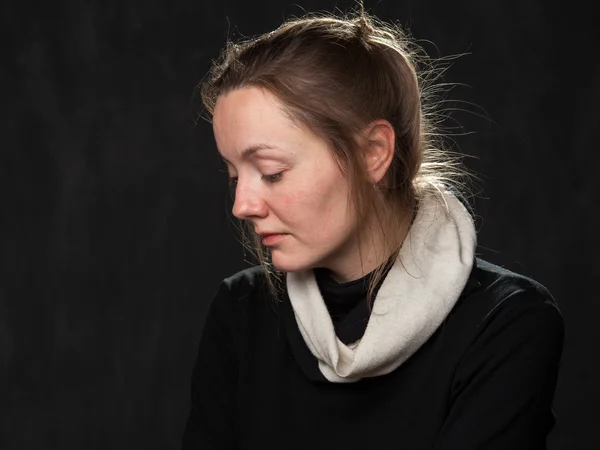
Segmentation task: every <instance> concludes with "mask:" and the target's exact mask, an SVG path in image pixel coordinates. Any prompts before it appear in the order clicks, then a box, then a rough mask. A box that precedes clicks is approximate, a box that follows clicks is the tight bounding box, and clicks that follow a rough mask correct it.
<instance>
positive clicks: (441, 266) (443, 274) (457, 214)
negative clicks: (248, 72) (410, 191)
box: [286, 192, 476, 383]
mask: <svg viewBox="0 0 600 450" xmlns="http://www.w3.org/2000/svg"><path fill="white" fill-rule="evenodd" d="M475 245H476V233H475V226H474V224H473V220H472V217H471V215H470V213H469V212H468V211H467V209H466V208H465V207H464V205H463V204H462V203H461V202H460V201H459V200H458V199H457V198H456V197H455V196H454V195H453V194H452V193H449V192H443V193H442V192H440V193H439V194H436V195H430V196H428V197H425V198H423V199H422V200H421V202H420V206H419V210H418V212H417V216H416V218H415V221H414V222H413V224H412V226H411V228H410V230H409V232H408V234H407V236H406V238H405V240H404V243H403V245H402V248H401V249H400V252H399V255H398V258H397V260H396V261H395V263H394V265H393V266H392V268H391V269H390V271H389V272H388V274H387V276H386V278H385V280H384V281H383V284H382V285H381V288H380V289H379V291H378V293H377V295H376V297H375V302H374V304H373V311H372V313H371V316H370V318H369V322H368V324H367V327H366V330H365V332H364V335H363V336H362V338H361V339H360V340H359V341H357V342H354V343H352V344H349V345H345V344H344V343H342V342H341V341H340V340H339V339H338V338H337V336H336V334H335V330H334V326H333V323H332V321H331V318H330V316H329V312H328V310H327V307H326V305H325V302H324V300H323V297H322V296H321V292H320V290H319V288H318V285H317V282H316V278H315V275H314V271H313V270H312V269H311V270H305V271H298V272H290V273H288V274H287V276H286V282H287V291H288V296H289V298H290V302H291V305H292V308H293V310H294V316H295V318H296V323H297V325H298V329H299V330H300V333H301V335H302V337H303V339H304V342H305V343H306V345H307V347H308V348H309V350H310V352H311V353H312V354H313V355H314V356H315V358H316V359H317V360H318V366H319V370H320V371H321V373H322V374H323V376H324V377H325V378H326V379H327V380H329V381H331V382H338V383H347V382H356V381H358V380H360V379H362V378H366V377H374V376H379V375H384V374H386V373H389V372H391V371H393V370H394V369H396V368H397V367H398V366H400V365H401V364H402V363H403V362H405V361H406V360H407V359H408V358H409V357H410V356H411V355H412V354H414V353H415V352H416V351H417V350H418V349H419V347H421V346H422V345H423V344H424V343H425V342H426V341H427V339H428V338H429V337H430V336H431V335H432V334H433V333H434V332H435V330H436V329H437V328H438V327H439V326H440V325H441V323H442V322H443V320H444V319H445V318H446V316H447V315H448V314H449V313H450V311H451V310H452V307H453V306H454V304H455V303H456V301H457V300H458V298H459V297H460V294H461V292H462V290H463V288H464V287H465V285H466V283H467V280H468V278H469V274H470V272H471V268H472V265H473V261H474V255H475Z"/></svg>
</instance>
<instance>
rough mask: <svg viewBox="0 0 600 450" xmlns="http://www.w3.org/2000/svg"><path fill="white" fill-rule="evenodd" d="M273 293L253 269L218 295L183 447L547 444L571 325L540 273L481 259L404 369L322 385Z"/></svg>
mask: <svg viewBox="0 0 600 450" xmlns="http://www.w3.org/2000/svg"><path fill="white" fill-rule="evenodd" d="M319 287H320V289H321V290H322V293H323V296H324V299H325V301H326V303H328V306H330V307H331V305H332V304H334V303H335V302H331V301H328V300H327V296H328V294H327V292H328V290H327V286H326V283H319ZM333 289H334V290H335V287H334V288H333ZM264 292H265V291H264V275H263V274H262V272H261V269H260V268H252V269H247V270H244V271H242V272H240V273H238V274H236V275H234V276H232V277H230V278H228V279H226V280H225V281H224V282H223V283H222V284H221V286H220V288H219V290H218V293H217V295H216V296H215V298H214V300H213V302H212V303H211V306H210V309H209V312H208V315H207V317H206V322H205V325H204V330H203V333H202V338H201V341H200V346H199V351H198V357H197V362H196V366H195V369H194V372H193V374H192V407H191V413H190V416H189V419H188V423H187V426H186V430H185V434H184V438H183V449H184V450H190V449H231V450H232V449H240V450H241V449H253V450H255V449H270V448H285V449H286V450H295V449H298V450H300V449H302V450H307V449H311V448H316V449H328V448H333V447H335V448H343V449H345V450H353V449H357V450H358V449H360V450H364V449H371V448H373V449H378V450H385V449H410V450H417V449H436V450H457V449H464V450H474V449H486V450H494V449H511V450H518V449H527V450H534V449H544V448H545V445H546V444H545V443H546V436H547V435H548V433H549V432H550V430H551V429H552V427H553V425H554V414H553V412H552V409H551V407H552V400H553V396H554V389H555V385H556V380H557V374H558V369H559V364H560V357H561V351H562V345H563V338H564V325H563V320H562V316H561V314H560V312H559V310H558V308H557V306H556V304H555V302H554V300H553V298H552V296H551V295H550V294H549V292H548V291H547V290H546V289H545V288H544V287H543V286H542V285H540V284H539V283H537V282H535V281H534V280H531V279H530V278H527V277H524V276H521V275H518V274H515V273H513V272H509V271H507V270H505V269H503V268H500V267H498V266H495V265H492V264H490V263H488V262H485V261H482V260H480V259H477V260H476V263H475V265H474V267H473V270H472V272H471V275H470V277H469V280H468V282H467V285H466V287H465V289H464V291H463V294H462V295H461V297H460V298H459V300H458V302H457V303H456V304H455V306H454V308H453V309H452V311H451V313H450V314H449V315H448V317H447V318H446V320H445V321H444V322H443V324H442V325H441V326H440V327H439V328H438V329H437V331H436V332H435V333H434V334H433V336H432V337H431V338H430V339H429V340H428V341H427V342H426V343H425V344H424V345H423V346H422V347H421V348H420V349H419V350H418V351H417V352H416V353H415V354H414V355H412V356H411V357H410V358H409V359H408V360H407V361H406V362H404V363H403V364H402V365H401V366H400V367H398V368H397V369H396V370H394V371H392V372H391V373H389V374H386V375H382V376H377V377H372V378H364V379H362V380H360V381H358V382H355V383H332V382H329V381H327V380H326V379H325V378H324V377H323V375H322V374H321V373H320V371H319V369H318V365H317V360H316V359H315V358H314V356H313V355H312V354H311V353H310V351H309V349H308V347H307V346H306V344H305V343H304V340H303V337H302V335H301V334H300V331H299V330H298V328H297V324H296V321H295V317H294V312H293V309H292V307H291V304H290V301H289V299H288V298H287V296H284V298H283V299H282V302H281V303H277V304H273V303H272V302H269V301H267V300H266V299H265V294H264ZM329 292H330V295H331V289H330V290H329ZM330 300H331V299H330ZM363 303H364V302H363ZM360 308H361V302H360V301H357V302H356V304H355V305H354V306H353V308H351V309H350V310H346V311H344V312H343V316H344V317H342V320H347V319H348V318H350V316H351V315H352V314H359V313H356V312H355V311H357V310H360ZM330 311H331V308H330ZM364 311H366V312H365V314H368V308H366V305H365V309H364ZM359 315H360V314H359ZM365 319H368V316H367V317H365ZM334 323H335V321H334ZM352 323H360V321H359V322H356V321H354V320H353V322H352ZM362 323H363V325H362V327H363V331H364V327H366V320H364V321H363V322H362ZM337 331H338V326H336V332H337ZM352 333H356V329H354V331H352Z"/></svg>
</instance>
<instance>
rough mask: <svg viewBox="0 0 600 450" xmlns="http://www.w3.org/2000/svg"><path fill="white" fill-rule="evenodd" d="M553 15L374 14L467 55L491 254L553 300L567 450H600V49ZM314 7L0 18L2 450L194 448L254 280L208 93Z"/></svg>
mask: <svg viewBox="0 0 600 450" xmlns="http://www.w3.org/2000/svg"><path fill="white" fill-rule="evenodd" d="M552 3H553V2H546V1H542V0H530V1H517V0H508V1H506V0H505V1H502V2H499V1H475V0H472V1H468V0H462V1H455V2H447V1H437V2H433V1H423V0H420V1H419V0H414V1H402V2H396V1H392V0H382V1H379V2H375V1H367V2H366V7H367V9H368V10H370V12H372V13H374V14H376V15H378V16H379V17H381V18H382V19H385V20H394V21H396V20H397V21H400V23H402V24H404V25H407V26H409V27H410V29H411V30H412V34H413V35H414V36H415V37H416V38H417V39H421V40H428V41H432V42H433V43H435V44H436V45H437V49H436V47H435V46H433V45H432V44H431V43H427V42H422V44H423V45H424V46H425V48H426V50H427V51H428V52H429V53H430V54H431V55H432V56H449V55H453V54H457V53H463V52H469V53H470V54H469V55H467V56H464V57H462V58H460V59H459V60H458V61H456V62H455V63H454V65H453V66H452V68H451V69H450V70H449V71H448V72H447V74H446V77H445V81H449V82H458V83H464V84H465V86H462V87H461V86H459V87H457V88H456V89H454V90H453V91H452V92H451V95H450V98H453V99H455V100H459V101H461V102H469V103H470V104H468V103H456V104H454V107H455V108H466V109H467V110H469V111H470V112H461V111H454V112H453V113H452V114H453V117H454V118H455V119H456V120H457V121H458V122H460V123H461V124H462V126H463V130H462V132H468V133H471V134H466V135H463V136H456V137H455V141H456V143H457V145H458V146H459V147H460V148H461V149H462V151H463V152H465V153H466V154H469V155H472V156H475V157H476V158H469V159H468V160H467V161H466V163H467V165H468V167H470V168H471V169H472V170H474V171H476V172H478V173H480V174H481V175H483V176H484V183H483V192H482V193H481V194H480V196H479V198H478V199H477V201H476V208H477V213H478V214H479V215H480V216H481V217H482V219H480V221H479V228H480V233H479V243H480V248H479V251H480V254H481V255H482V256H483V257H485V258H486V259H488V260H490V261H492V262H495V263H498V264H501V265H504V266H506V267H508V268H511V269H514V270H517V271H519V272H521V273H524V274H526V275H529V276H531V277H533V278H535V279H537V280H539V281H540V282H542V283H543V284H545V285H546V286H547V287H548V288H549V289H550V290H551V291H552V293H553V294H554V295H555V297H556V299H557V300H558V302H559V304H560V306H561V308H562V311H563V313H564V316H565V320H566V324H567V340H566V344H565V352H564V358H563V368H562V372H561V374H560V380H559V384H558V388H557V393H556V402H555V410H556V414H557V416H558V422H557V426H556V428H555V430H554V431H553V432H552V434H551V436H550V440H549V442H550V448H551V449H598V448H600V435H599V434H598V433H597V429H596V428H595V427H597V424H598V419H599V414H598V413H597V410H598V403H599V401H600V395H599V391H600V388H599V387H598V377H599V375H600V371H599V370H598V363H597V357H598V356H597V355H598V349H597V344H598V343H599V339H600V331H599V327H598V326H597V323H598V320H597V317H598V314H599V313H600V304H599V302H598V296H597V290H595V289H592V287H593V285H594V282H595V281H596V279H597V278H598V276H599V268H600V264H599V262H598V259H597V255H598V251H599V250H600V249H599V246H598V244H597V242H596V239H595V238H596V236H597V231H598V228H599V227H598V225H599V222H598V221H597V219H596V213H595V205H596V204H597V201H596V194H597V191H598V188H599V187H600V183H599V182H598V178H599V174H598V168H597V166H598V163H599V162H600V157H599V153H598V149H597V137H596V134H595V132H596V130H597V129H598V125H600V120H599V119H600V109H599V108H600V107H599V106H598V105H599V102H600V79H599V78H600V74H599V72H598V63H597V61H598V55H597V51H596V45H597V41H598V40H597V39H596V38H597V37H598V36H597V35H596V34H595V33H596V31H595V27H596V24H595V22H594V17H595V16H594V14H592V12H591V10H586V9H584V8H582V7H580V6H579V5H577V3H576V2H568V3H566V4H565V3H563V2H561V3H560V4H559V3H558V2H557V5H556V6H552ZM298 5H300V6H301V7H302V8H305V9H306V10H308V11H317V10H327V11H333V9H334V7H335V6H336V5H337V7H338V8H340V9H342V10H346V9H347V8H348V7H349V6H352V5H353V3H352V2H351V1H338V2H334V1H316V0H315V1H299V2H298ZM298 5H295V4H292V3H291V2H289V3H288V2H282V1H278V2H276V1H264V0H260V1H259V0H256V1H251V2H250V1H248V2H246V1H241V0H237V1H191V0H170V1H166V0H155V1H145V2H141V1H137V2H134V1H131V0H119V1H114V0H112V1H107V0H104V1H99V0H97V1H74V0H73V1H64V0H63V1H55V2H43V3H42V2H39V3H32V2H27V1H21V2H15V1H12V2H9V3H5V4H4V6H2V7H1V11H2V12H1V16H0V21H1V22H0V24H1V28H0V38H1V40H0V42H2V44H3V45H2V48H3V50H2V64H1V65H0V81H1V84H0V89H1V90H2V100H1V102H0V103H1V105H2V107H1V108H0V112H1V116H0V119H1V120H0V123H1V127H2V128H1V130H0V131H1V137H0V149H1V152H0V155H1V157H0V180H1V183H2V184H1V185H0V211H1V212H0V214H1V216H0V217H1V220H0V243H1V244H0V245H1V249H2V253H1V256H2V259H1V264H2V271H1V272H0V276H1V278H0V377H1V378H0V448H2V449H65V450H71V449H73V450H75V449H83V448H85V449H142V448H143V449H176V448H178V445H179V439H180V436H181V433H182V430H183V426H184V423H185V419H186V416H187V412H188V406H189V405H188V390H189V379H190V372H191V369H192V366H193V362H194V356H195V352H196V345H197V342H198V337H199V335H200V332H201V328H202V321H203V317H204V313H205V311H206V306H207V304H208V302H209V300H210V298H211V296H212V294H213V293H214V292H215V289H216V287H217V286H218V283H219V282H220V280H221V279H222V278H224V277H225V276H228V275H230V274H232V273H233V272H235V271H237V270H239V269H242V268H244V267H246V266H247V264H246V263H245V262H244V255H243V252H242V250H241V246H240V245H239V244H238V243H237V242H236V240H235V238H234V237H233V234H232V230H233V229H232V226H231V225H230V224H229V219H228V212H227V209H228V204H227V201H226V199H227V186H226V184H227V183H226V175H225V174H224V173H222V172H220V170H222V166H221V165H220V163H219V161H218V158H217V154H216V149H215V145H214V142H213V138H212V130H211V127H210V125H209V124H208V123H206V122H201V123H200V124H199V125H198V127H196V128H195V129H193V127H192V122H193V117H194V115H195V114H194V111H195V108H196V107H197V106H198V105H197V102H196V101H194V100H193V99H192V92H193V89H194V86H195V85H196V84H197V82H198V81H199V80H200V79H201V77H202V76H203V75H204V73H205V72H206V71H207V70H208V68H209V65H210V62H211V59H212V58H215V57H216V56H217V53H218V50H219V49H220V48H221V47H222V46H223V44H224V43H225V39H226V37H227V36H230V35H232V34H233V32H234V30H235V29H236V28H237V30H238V32H237V33H236V34H234V36H236V35H237V36H239V34H240V33H241V34H244V35H248V36H249V35H253V34H256V33H260V32H265V31H269V30H271V29H273V28H274V27H276V26H277V25H279V23H280V22H281V20H282V19H283V18H284V17H289V16H290V15H291V14H294V15H301V14H302V13H303V10H302V8H301V7H300V6H298ZM590 5H591V3H590ZM590 7H591V6H590ZM458 131H461V130H458ZM307 432H310V430H307Z"/></svg>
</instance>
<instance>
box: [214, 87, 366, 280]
mask: <svg viewBox="0 0 600 450" xmlns="http://www.w3.org/2000/svg"><path fill="white" fill-rule="evenodd" d="M213 129H214V135H215V140H216V143H217V147H218V149H219V153H220V154H221V156H222V157H223V159H224V160H225V163H226V164H227V168H228V171H229V175H230V177H231V178H233V179H234V180H233V181H234V182H236V180H237V183H236V186H235V201H234V205H233V214H234V215H235V216H236V217H237V218H239V219H243V220H249V221H251V222H252V224H253V226H254V230H255V231H256V232H257V233H259V234H265V233H268V234H272V233H275V234H278V235H280V236H273V237H271V238H268V239H267V240H266V241H263V242H264V243H265V245H266V246H268V247H269V248H270V250H271V253H272V261H273V264H274V265H275V267H276V268H277V269H279V270H281V271H285V272H293V271H298V270H305V269H310V268H315V267H326V268H329V269H331V270H332V271H333V272H334V276H336V277H338V278H340V279H346V278H348V277H352V275H351V274H352V273H353V272H355V269H356V266H357V264H358V267H360V265H359V263H357V259H356V258H358V248H357V247H356V241H355V240H354V239H353V236H355V232H356V228H355V226H354V213H353V209H352V208H351V207H349V204H348V184H347V182H346V180H345V178H344V176H343V175H342V173H341V171H340V169H339V168H338V166H337V165H336V163H335V161H334V160H333V157H332V156H331V155H330V153H329V150H328V148H327V145H326V143H325V142H324V141H323V140H322V139H320V138H319V137H317V136H316V135H315V134H313V133H312V132H310V131H309V130H307V129H304V128H301V127H299V126H297V125H296V124H294V123H293V122H292V121H291V120H290V119H289V118H288V117H287V116H286V115H285V113H283V111H282V110H281V109H280V103H279V101H278V100H277V98H276V97H275V96H273V95H272V94H271V93H269V92H268V91H264V90H261V89H259V88H255V87H248V88H243V89H238V90H234V91H231V92H229V93H227V94H225V95H222V96H221V97H219V99H218V101H217V104H216V106H215V110H214V115H213ZM363 256H364V255H363ZM358 276H360V275H358Z"/></svg>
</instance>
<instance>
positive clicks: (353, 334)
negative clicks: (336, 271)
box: [315, 268, 384, 344]
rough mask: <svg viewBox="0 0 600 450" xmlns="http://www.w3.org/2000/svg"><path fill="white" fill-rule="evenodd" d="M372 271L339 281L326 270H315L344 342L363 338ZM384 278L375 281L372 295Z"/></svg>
mask: <svg viewBox="0 0 600 450" xmlns="http://www.w3.org/2000/svg"><path fill="white" fill-rule="evenodd" d="M372 277H373V272H370V273H368V274H367V275H365V276H364V277H362V278H359V279H358V280H353V281H349V282H346V283H338V282H337V281H335V280H334V279H333V278H332V277H331V272H330V271H329V270H327V269H321V268H319V269H315V279H316V280H317V285H318V286H319V291H320V292H321V295H322V296H323V300H324V301H325V306H327V310H328V311H329V315H330V316H331V321H332V322H333V328H334V329H335V334H336V336H337V337H338V338H339V340H340V341H342V342H343V343H344V344H350V343H352V342H355V341H357V340H358V339H360V338H361V337H362V335H363V334H364V332H365V329H366V328H367V324H368V323H369V315H370V314H369V312H370V309H369V304H368V303H367V290H368V288H369V282H370V281H371V278H372ZM383 280H384V278H382V279H381V280H380V281H379V283H377V286H376V289H375V291H374V293H373V296H372V298H374V297H375V296H376V295H377V291H378V290H379V288H380V287H381V285H382V284H383Z"/></svg>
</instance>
